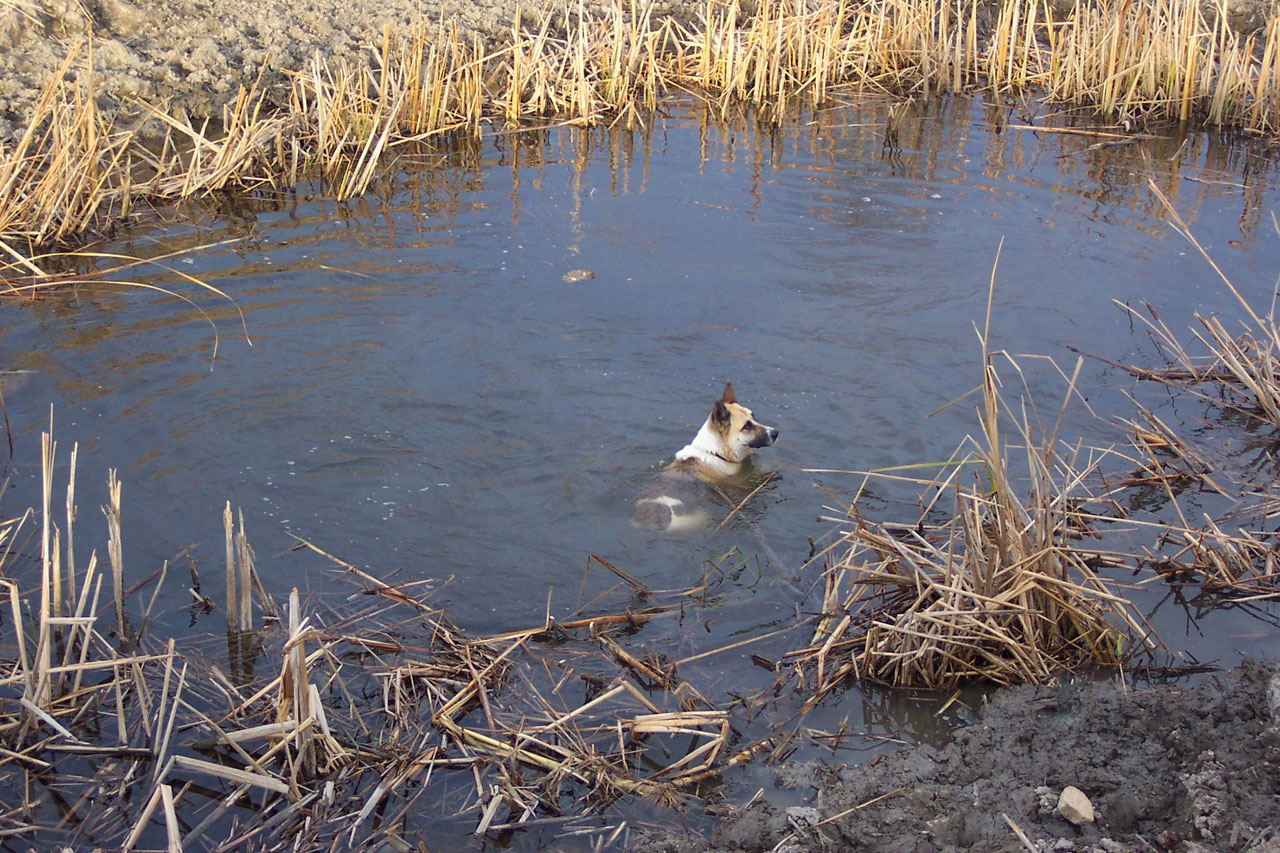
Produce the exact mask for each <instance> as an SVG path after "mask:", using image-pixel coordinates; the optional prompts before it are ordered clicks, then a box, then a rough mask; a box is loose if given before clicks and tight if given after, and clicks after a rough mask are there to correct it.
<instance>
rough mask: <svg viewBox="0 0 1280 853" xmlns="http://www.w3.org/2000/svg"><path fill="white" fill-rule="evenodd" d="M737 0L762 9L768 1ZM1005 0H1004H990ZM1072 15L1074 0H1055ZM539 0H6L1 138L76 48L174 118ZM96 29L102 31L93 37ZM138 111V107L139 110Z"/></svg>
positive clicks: (595, 10)
mask: <svg viewBox="0 0 1280 853" xmlns="http://www.w3.org/2000/svg"><path fill="white" fill-rule="evenodd" d="M706 2H707V0H653V2H652V5H653V11H654V14H655V15H656V16H663V15H667V16H672V17H676V18H678V19H680V20H682V21H685V22H688V23H694V22H696V21H697V20H698V19H699V17H700V16H701V15H702V14H703V13H704V10H705V7H706ZM715 2H733V3H739V4H741V5H743V6H744V7H745V8H746V9H748V10H749V9H751V8H753V7H754V4H755V3H756V2H757V0H715ZM989 2H998V0H989ZM1052 2H1053V4H1054V7H1055V14H1067V13H1068V12H1069V11H1070V7H1071V4H1072V3H1073V2H1074V0H1052ZM1202 2H1204V4H1205V7H1206V10H1207V11H1211V13H1212V14H1216V11H1212V10H1216V9H1217V8H1218V6H1219V3H1222V4H1223V9H1224V10H1225V12H1226V15H1227V17H1228V19H1229V20H1230V21H1231V23H1232V25H1233V26H1234V27H1235V28H1236V29H1237V30H1239V31H1240V32H1242V33H1250V32H1256V31H1258V30H1259V29H1260V28H1261V27H1264V26H1265V25H1266V22H1267V17H1268V15H1269V14H1270V12H1271V11H1272V10H1273V9H1275V7H1276V4H1277V0H1202ZM544 5H546V4H542V3H540V2H538V0H533V2H530V0H524V2H520V0H377V2H376V3H375V2H372V0H0V143H2V142H3V141H4V140H6V139H12V138H14V137H15V135H17V134H20V133H21V132H22V130H23V129H24V128H25V126H26V124H27V121H26V116H27V115H28V114H29V112H30V108H31V105H32V104H33V103H34V102H35V99H36V98H37V97H38V95H39V92H40V90H41V88H42V87H43V86H44V85H45V83H46V82H47V81H48V80H49V78H50V76H51V75H53V74H54V73H55V72H56V71H57V69H58V68H59V67H60V66H61V64H62V62H63V60H64V59H65V58H66V57H67V56H68V54H69V53H71V52H73V51H75V50H77V46H78V50H79V51H80V52H79V57H81V58H83V57H85V56H86V55H87V54H88V51H89V48H90V47H91V48H92V55H93V67H94V81H93V88H94V90H95V92H96V93H97V102H98V106H99V108H100V109H102V110H104V111H105V112H107V113H115V112H117V111H119V110H120V108H121V107H124V108H125V109H124V112H125V113H126V114H127V113H128V112H130V109H129V107H130V105H131V104H135V103H137V102H144V103H147V104H150V105H153V106H156V107H158V108H161V109H167V110H168V111H169V112H170V113H171V114H181V113H186V114H188V115H190V116H191V117H193V118H202V117H206V116H213V117H215V118H216V117H217V116H218V115H220V113H221V109H222V106H223V105H224V104H226V103H228V102H230V101H232V100H234V98H235V96H236V93H237V92H238V90H239V88H240V87H241V86H248V85H251V84H252V83H253V82H254V81H255V80H258V79H259V75H261V82H262V85H264V86H265V87H266V88H267V90H268V91H269V92H283V91H284V90H285V89H286V87H287V86H288V84H289V74H290V72H293V71H297V70H300V69H303V68H305V67H307V65H308V63H310V62H311V61H312V58H313V57H314V56H316V55H317V54H318V55H319V56H321V57H331V56H346V57H352V56H356V55H358V54H359V53H360V52H361V51H368V49H369V48H371V47H374V46H376V45H379V44H381V41H382V33H383V30H384V28H390V29H391V31H392V32H395V31H397V30H402V29H405V28H407V27H408V26H409V25H410V24H412V23H414V22H416V21H418V20H420V19H426V20H427V21H429V22H432V23H433V24H434V23H438V22H441V21H444V22H446V24H447V25H449V26H456V27H457V28H458V30H459V32H460V33H461V34H463V35H464V36H468V37H471V36H476V37H479V38H481V39H483V40H485V41H487V42H501V41H502V40H503V39H504V35H505V34H507V33H509V32H510V31H511V28H512V26H513V23H514V20H515V15H516V9H517V6H519V7H520V8H521V9H523V10H524V17H525V18H526V20H531V19H533V18H535V17H536V10H538V9H540V8H543V7H544ZM550 7H551V8H555V9H561V8H568V9H569V10H570V11H571V13H576V12H577V10H579V9H581V10H582V12H583V14H585V15H586V16H587V17H592V16H597V15H600V14H601V13H602V12H603V11H604V10H605V9H608V8H612V2H611V0H581V3H579V2H577V0H574V2H568V3H558V2H556V3H552V4H550ZM90 35H91V36H92V38H91V39H90V38H89V36H90ZM132 111H133V112H134V113H136V112H137V111H136V109H134V110H132Z"/></svg>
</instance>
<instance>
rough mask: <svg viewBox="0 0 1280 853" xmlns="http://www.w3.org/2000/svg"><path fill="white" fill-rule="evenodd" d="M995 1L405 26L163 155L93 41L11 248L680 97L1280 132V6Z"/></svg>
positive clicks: (769, 3) (0, 177) (51, 118)
mask: <svg viewBox="0 0 1280 853" xmlns="http://www.w3.org/2000/svg"><path fill="white" fill-rule="evenodd" d="M978 2H979V0H869V1H868V2H866V3H853V2H850V0H813V2H810V0H764V2H761V3H758V4H756V5H755V7H754V9H753V10H752V11H751V12H750V13H745V12H743V11H742V10H741V9H740V7H739V6H738V5H737V4H726V3H720V2H714V0H708V3H707V7H706V11H705V12H704V14H703V20H702V24H701V25H700V27H698V28H694V29H689V28H685V27H683V26H681V25H679V24H677V23H675V22H673V21H671V20H668V19H660V18H656V17H655V16H654V14H653V12H652V4H649V3H644V4H641V5H637V4H636V3H635V2H632V0H618V2H616V3H614V4H612V5H611V6H610V7H609V8H608V9H606V10H605V11H604V12H603V13H602V14H601V15H600V16H598V17H591V16H588V15H586V14H585V10H584V9H582V8H579V9H577V10H576V11H577V14H576V15H569V14H567V13H566V14H558V13H557V10H555V9H554V8H553V7H548V8H546V9H543V10H542V11H541V13H540V14H538V15H537V16H532V17H534V19H535V20H536V21H538V23H536V24H534V25H533V26H529V25H527V24H526V23H525V19H524V17H523V16H522V15H521V14H519V13H517V15H516V16H515V18H514V20H513V21H512V25H511V29H510V33H509V44H507V45H506V46H504V47H501V48H494V49H490V48H487V47H485V46H484V45H482V44H481V43H480V42H479V41H478V40H475V39H472V40H470V41H468V40H467V39H466V38H464V37H463V36H462V35H461V34H460V33H459V32H458V30H457V28H456V25H454V24H453V23H448V24H446V23H443V22H442V23H439V24H436V25H428V24H426V23H420V24H418V25H416V26H415V27H412V28H410V29H409V30H408V31H406V32H404V33H393V32H391V31H390V30H387V31H385V32H384V34H383V37H382V39H381V41H380V43H379V44H377V45H374V46H372V47H371V48H370V50H369V52H368V54H367V55H366V56H365V57H361V58H358V59H352V58H335V59H332V60H330V61H324V60H322V59H321V58H320V57H318V56H316V57H313V58H312V60H311V61H310V62H309V63H308V64H307V66H306V67H305V68H302V69H298V71H297V73H296V74H295V75H294V83H293V86H292V88H291V91H290V92H289V94H288V96H287V98H286V99H285V103H284V105H283V108H282V109H272V108H270V107H269V106H268V103H267V96H266V93H265V91H264V90H263V89H262V88H261V86H260V82H259V81H255V82H253V83H251V84H248V85H247V86H245V87H243V88H242V89H241V90H240V91H239V93H238V95H237V97H236V98H235V100H234V101H233V102H232V103H230V104H228V105H227V107H226V108H225V109H224V110H223V114H222V116H221V121H220V123H219V125H218V127H219V130H218V132H217V133H216V134H215V133H213V132H212V131H211V130H210V129H209V127H210V125H209V123H208V122H205V123H201V124H193V123H191V122H190V121H188V120H186V119H182V118H177V117H175V116H171V115H169V114H167V113H166V112H164V111H163V110H161V109H159V108H156V107H153V106H144V107H143V108H142V109H143V110H144V112H145V114H146V117H149V121H150V125H151V127H152V128H153V129H154V128H156V127H158V128H159V129H160V131H161V132H162V134H163V135H164V139H163V142H162V144H161V145H159V146H155V145H150V144H144V140H143V139H142V138H141V137H140V136H139V135H138V133H139V129H130V130H117V129H115V128H114V127H113V125H112V123H111V121H110V120H109V119H108V118H105V117H103V116H101V115H100V114H99V113H98V112H97V110H96V107H95V106H94V98H93V97H92V93H93V91H94V81H93V75H92V71H91V67H92V66H91V65H86V64H85V57H86V56H87V55H89V54H91V52H92V44H91V43H89V44H87V45H85V46H83V47H81V48H79V49H77V50H73V51H71V52H69V54H68V56H67V58H66V60H65V62H64V64H63V66H62V67H61V68H60V69H59V70H58V72H57V73H55V74H54V75H53V77H52V78H51V79H50V80H49V82H48V84H47V85H46V86H45V88H44V90H42V92H41V96H40V98H39V99H38V100H37V102H36V104H35V107H34V109H33V113H32V115H31V117H30V120H29V123H28V125H27V128H26V130H25V132H24V133H23V135H22V136H21V137H20V138H18V139H17V140H15V141H14V143H13V144H12V145H10V146H7V147H5V148H2V149H0V244H4V245H7V246H8V247H9V250H10V254H11V255H17V257H18V258H19V259H20V260H19V264H20V265H21V259H23V258H25V257H27V256H30V255H33V254H34V251H33V250H34V249H35V248H36V247H38V246H42V245H49V244H57V243H61V242H65V241H68V240H75V239H79V238H80V237H81V236H82V235H84V234H86V233H87V232H89V231H91V230H92V229H93V228H94V227H95V226H96V225H100V224H102V223H104V222H107V221H111V220H114V219H118V218H122V217H128V216H131V215H133V214H134V212H135V211H137V210H138V209H139V202H140V201H144V200H145V201H147V202H148V203H149V204H152V205H155V204H163V203H164V202H166V201H171V200H176V199H186V198H199V197H204V196H207V195H208V194H210V193H212V192H217V191H225V190H233V191H253V190H256V189H263V188H270V189H277V188H281V187H285V186H295V185H297V183H298V182H299V181H301V180H303V179H305V178H309V177H315V176H319V177H322V178H323V179H324V180H325V181H326V183H327V187H328V192H329V193H330V194H331V195H333V196H334V197H336V198H338V199H346V198H351V197H354V196H357V195H360V194H362V193H363V192H365V191H366V190H367V188H368V187H369V185H370V183H371V182H372V181H373V179H374V177H375V176H376V175H377V174H379V172H380V171H381V170H382V169H383V168H384V167H385V163H386V161H387V160H388V158H392V157H394V156H395V154H396V153H397V152H398V151H399V150H402V149H403V148H404V146H406V145H408V144H411V143H421V142H424V141H428V140H432V139H443V138H446V137H449V136H451V135H454V134H462V135H466V136H470V137H479V136H480V135H481V134H483V133H484V132H485V130H484V129H485V127H486V126H487V124H488V123H490V122H496V123H498V124H500V125H502V126H504V127H507V128H515V127H519V126H522V125H528V124H535V125H542V124H545V123H547V122H548V121H563V122H568V123H575V124H593V123H599V122H609V123H614V122H619V121H621V122H626V123H631V122H636V121H643V120H645V116H647V115H648V114H650V113H651V112H652V110H653V109H654V108H655V107H656V105H657V103H658V102H659V100H660V99H661V98H662V97H664V96H665V95H666V94H668V93H670V92H673V91H693V92H697V93H701V94H702V95H704V96H705V97H706V98H707V99H708V100H709V102H710V103H712V104H714V105H715V107H716V109H717V110H718V111H719V112H720V113H721V114H722V115H725V114H727V113H728V112H729V111H730V110H733V109H736V108H737V106H738V105H751V106H753V107H755V108H756V110H757V114H759V115H761V116H763V117H765V118H766V119H767V120H771V121H782V120H784V118H785V117H786V116H787V115H788V114H789V113H790V111H791V110H792V109H794V108H802V109H814V108H818V107H821V106H825V105H827V104H829V103H830V102H831V101H832V98H833V96H834V93H835V92H836V91H837V90H838V89H846V90H848V89H852V90H855V91H858V92H864V93H875V94H880V93H886V92H887V93H892V94H895V95H897V96H914V95H924V96H927V95H929V94H932V93H935V92H939V91H964V90H977V91H982V90H992V91H996V92H1009V93H1029V92H1041V93H1043V96H1044V97H1045V98H1046V100H1047V101H1049V102H1050V103H1065V104H1076V105H1081V106H1084V107H1088V108H1092V109H1095V110H1098V111H1099V112H1101V113H1102V114H1103V115H1105V116H1108V117H1111V118H1113V119H1115V120H1116V121H1118V122H1121V123H1123V124H1125V125H1127V126H1128V127H1130V128H1133V129H1136V128H1138V127H1141V126H1143V125H1145V124H1147V123H1150V122H1159V121H1181V122H1188V121H1193V120H1195V121H1203V122H1207V123H1208V124H1211V125H1214V126H1218V127H1239V128H1242V129H1245V130H1249V131H1252V132H1256V133H1261V134H1275V133H1278V132H1280V11H1277V12H1275V13H1273V15H1272V17H1271V19H1270V20H1269V22H1268V24H1267V27H1266V30H1265V32H1264V33H1262V34H1260V35H1258V36H1250V37H1248V38H1245V39H1243V40H1242V39H1241V38H1240V37H1239V36H1238V35H1237V34H1236V33H1234V32H1232V31H1231V30H1230V29H1229V27H1228V24H1227V16H1226V12H1225V8H1224V7H1222V6H1219V7H1218V8H1217V9H1216V11H1215V12H1214V13H1212V14H1209V15H1206V14H1205V13H1204V12H1203V11H1202V8H1201V6H1200V4H1199V3H1198V2H1197V0H1150V1H1149V2H1146V1H1145V0H1144V2H1140V3H1135V2H1133V0H1109V2H1103V3H1101V4H1099V3H1094V2H1091V1H1090V0H1077V2H1076V5H1075V6H1074V8H1073V9H1072V11H1071V13H1070V14H1069V15H1068V16H1067V17H1065V18H1062V19H1057V18H1055V17H1054V16H1053V15H1052V14H1051V13H1050V11H1049V6H1048V4H1047V2H1045V0H1010V2H1008V3H1004V4H1002V5H1001V6H1000V8H999V12H998V14H997V16H996V19H995V21H994V22H993V23H992V24H991V25H990V26H987V25H985V24H983V23H982V20H981V16H980V15H979V10H978ZM553 20H559V21H561V22H562V24H563V31H562V32H560V31H557V30H554V29H553V28H552V25H551V24H552V21H553ZM77 69H83V70H80V71H79V72H78V73H77ZM23 269H24V270H25V271H26V272H31V271H32V270H31V269H29V268H28V267H26V266H24V267H23ZM10 275H11V274H8V273H6V272H5V271H4V270H2V269H0V277H10Z"/></svg>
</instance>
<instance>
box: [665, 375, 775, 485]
mask: <svg viewBox="0 0 1280 853" xmlns="http://www.w3.org/2000/svg"><path fill="white" fill-rule="evenodd" d="M777 437H778V431H777V430H776V429H774V428H773V427H771V426H766V425H765V424H762V423H760V422H759V421H757V420H756V419H755V415H753V414H752V413H751V410H750V409H748V408H747V407H746V406H743V405H741V404H739V403H738V401H737V398H735V397H734V394H733V385H731V384H730V383H728V382H726V383H725V386H724V394H722V395H721V396H720V399H719V400H716V401H715V404H714V405H713V406H712V408H711V416H710V417H708V418H707V421H706V423H704V424H703V425H702V428H701V429H700V430H698V434H697V435H696V436H694V437H693V441H691V442H690V443H689V444H687V445H686V446H685V447H684V449H682V450H681V451H680V452H679V453H677V454H676V459H677V460H678V461H693V462H696V463H697V464H698V468H699V473H700V474H701V475H703V476H706V475H710V476H718V477H731V476H733V475H734V474H737V473H738V471H739V470H740V468H741V467H742V462H743V460H744V459H746V458H747V457H748V456H750V455H751V454H752V453H755V452H756V450H758V449H759V448H761V447H768V446H769V445H771V444H773V442H774V440H775V439H777Z"/></svg>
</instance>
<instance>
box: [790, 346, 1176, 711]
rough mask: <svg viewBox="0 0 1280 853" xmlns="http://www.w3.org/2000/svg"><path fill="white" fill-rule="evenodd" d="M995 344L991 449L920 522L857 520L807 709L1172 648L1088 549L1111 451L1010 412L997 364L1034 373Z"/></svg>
mask: <svg viewBox="0 0 1280 853" xmlns="http://www.w3.org/2000/svg"><path fill="white" fill-rule="evenodd" d="M982 340H983V363H984V374H983V383H982V386H981V389H980V392H981V395H982V396H981V409H980V414H979V421H980V424H981V427H982V431H981V438H980V439H970V440H969V441H968V442H967V448H964V447H962V448H961V449H960V450H959V451H957V454H956V455H954V456H953V457H952V459H951V461H950V462H949V463H948V464H947V465H944V466H942V469H943V470H944V472H946V473H945V475H944V476H941V477H939V478H938V479H935V480H929V481H917V483H918V485H920V486H923V487H924V488H923V491H924V493H925V494H927V495H932V497H930V498H929V499H928V500H927V501H926V502H925V503H924V504H923V506H922V510H921V514H920V517H919V519H918V520H916V521H915V522H913V523H910V524H901V523H883V522H882V523H873V522H870V521H868V520H866V519H864V518H863V517H862V515H861V513H860V511H859V510H858V507H857V501H856V500H855V502H854V503H853V505H851V506H850V507H848V508H847V510H846V517H847V518H848V519H850V520H851V521H852V522H853V524H852V526H851V527H850V528H849V529H847V530H845V531H844V532H843V533H842V535H841V537H840V539H839V540H838V543H837V545H836V546H835V548H834V549H833V550H834V552H835V553H836V554H837V556H836V558H835V559H834V560H833V561H829V562H828V563H827V566H826V571H825V575H824V578H825V581H824V584H825V585H824V595H823V600H824V605H823V611H822V612H823V618H822V621H821V622H820V623H819V629H818V631H817V632H816V633H815V634H814V637H813V639H812V642H811V643H810V644H809V646H808V647H807V648H805V649H801V650H798V651H796V652H793V653H792V654H791V657H792V659H793V660H795V661H796V663H797V665H798V666H801V667H804V668H805V669H806V670H807V672H808V673H809V677H810V678H811V679H812V680H813V681H814V682H815V687H814V689H813V694H812V697H811V699H810V700H809V704H812V703H813V702H816V701H818V700H819V699H821V698H822V697H823V696H824V695H826V694H827V693H828V692H829V691H831V690H833V689H835V688H836V687H838V686H839V685H840V684H841V683H843V682H844V681H845V680H846V679H848V678H851V677H852V678H856V679H868V680H871V681H874V682H880V683H885V684H888V685H891V686H894V687H922V688H933V689H943V688H951V687H954V686H955V685H957V684H959V683H961V682H963V681H967V680H974V679H977V680H982V681H988V682H992V683H996V684H1021V683H1028V682H1029V683H1035V684H1042V683H1046V682H1048V681H1049V680H1051V679H1053V678H1055V677H1057V676H1059V675H1061V674H1062V673H1064V672H1073V671H1078V670H1082V669H1084V670H1088V669H1094V668H1115V667H1118V666H1121V665H1122V664H1124V663H1126V662H1127V660H1128V659H1129V658H1130V657H1131V656H1132V655H1134V654H1135V652H1150V651H1152V650H1154V649H1156V648H1157V647H1158V641H1157V640H1156V638H1155V637H1154V635H1153V633H1152V632H1151V631H1150V629H1149V628H1148V627H1147V626H1146V625H1145V623H1144V622H1143V620H1142V618H1141V617H1140V616H1139V615H1138V613H1137V612H1136V610H1135V608H1134V607H1133V605H1132V604H1131V603H1130V602H1129V601H1128V600H1127V599H1126V598H1125V597H1124V596H1123V595H1121V594H1119V592H1118V591H1117V590H1116V589H1115V585H1114V584H1113V583H1111V582H1110V581H1108V580H1106V579H1105V578H1104V577H1103V576H1102V575H1100V574H1099V570H1100V569H1101V568H1103V567H1104V566H1106V565H1111V564H1114V563H1113V559H1112V557H1111V556H1110V555H1106V554H1104V553H1102V552H1100V551H1097V550H1093V549H1089V548H1087V547H1084V546H1083V544H1082V540H1084V539H1086V538H1088V537H1090V536H1091V535H1092V530H1091V523H1092V520H1093V517H1094V513H1096V512H1097V511H1098V506H1100V505H1101V504H1102V503H1103V502H1104V501H1105V500H1106V499H1107V498H1106V496H1105V495H1104V494H1098V493H1094V492H1093V491H1091V488H1093V487H1094V486H1096V483H1097V482H1098V479H1099V478H1098V476H1097V475H1098V470H1099V465H1100V463H1101V461H1102V460H1103V459H1104V458H1105V457H1106V456H1108V455H1109V452H1108V451H1086V450H1085V449H1084V448H1080V447H1067V446H1062V445H1061V444H1060V443H1059V440H1058V435H1057V431H1058V426H1059V425H1060V422H1061V416H1062V413H1061V412H1060V413H1059V418H1058V421H1057V422H1055V423H1052V424H1050V425H1048V426H1047V427H1045V426H1044V425H1043V424H1040V423H1039V422H1038V421H1036V420H1035V419H1034V418H1032V417H1031V416H1030V415H1029V414H1028V412H1027V405H1026V403H1025V402H1024V403H1022V404H1021V405H1020V406H1019V407H1017V408H1015V407H1014V406H1011V405H1009V404H1008V402H1007V401H1006V400H1005V397H1004V394H1003V392H1002V390H1001V387H1002V386H1001V381H1000V377H999V373H998V372H997V364H998V363H999V362H1001V361H1002V362H1003V363H1004V364H1006V366H1008V367H1009V368H1011V369H1012V370H1013V371H1014V372H1016V373H1020V372H1021V368H1020V367H1019V366H1018V364H1017V362H1016V360H1014V359H1012V358H1011V357H1009V356H1008V355H1007V354H995V353H988V352H987V350H986V335H985V333H984V334H983V336H982ZM1078 372H1079V364H1077V367H1076V374H1073V375H1072V376H1071V379H1070V382H1069V391H1068V395H1067V400H1064V403H1063V407H1064V408H1063V410H1064V411H1065V407H1066V405H1067V401H1069V400H1070V399H1071V397H1072V396H1073V394H1074V387H1075V378H1076V375H1077V374H1078ZM1006 427H1009V428H1012V431H1013V436H1012V438H1011V439H1009V440H1008V441H1006V439H1005V437H1004V435H1003V431H1004V429H1005V428H1006ZM1013 450H1016V458H1011V457H1010V453H1011V451H1013ZM1014 472H1020V474H1018V475H1016V476H1015V473H1014ZM970 478H972V482H968V480H969V479H970ZM1023 481H1025V482H1026V491H1025V492H1023V491H1021V490H1020V489H1019V488H1018V487H1017V486H1016V483H1018V482H1023ZM1091 507H1092V509H1091Z"/></svg>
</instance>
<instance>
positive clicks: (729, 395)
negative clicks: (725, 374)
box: [720, 379, 738, 403]
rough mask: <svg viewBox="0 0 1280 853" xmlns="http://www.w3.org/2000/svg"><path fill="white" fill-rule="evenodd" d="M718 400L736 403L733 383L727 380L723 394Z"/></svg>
mask: <svg viewBox="0 0 1280 853" xmlns="http://www.w3.org/2000/svg"><path fill="white" fill-rule="evenodd" d="M720 399H721V400H724V401H725V402H726V403H736V402H738V398H737V397H735V396H733V383H732V382H730V381H728V380H727V379H726V380H725V383H724V393H723V394H721V395H720Z"/></svg>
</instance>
